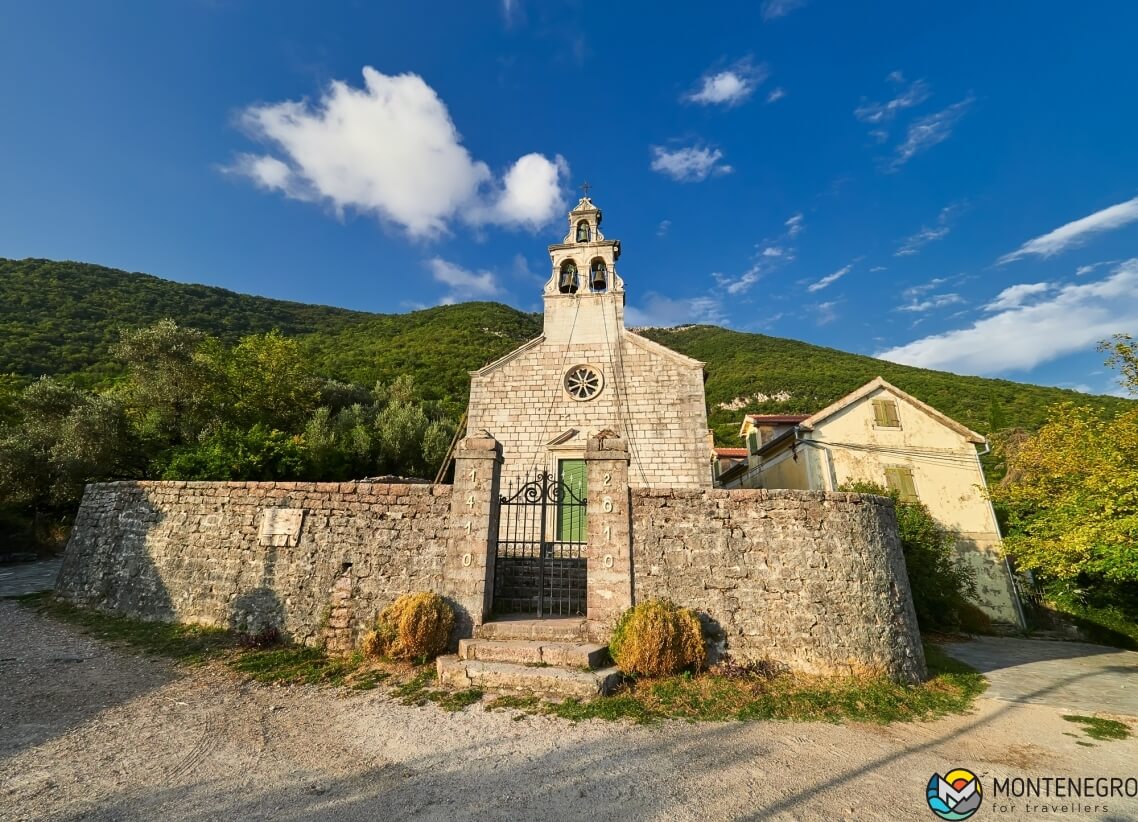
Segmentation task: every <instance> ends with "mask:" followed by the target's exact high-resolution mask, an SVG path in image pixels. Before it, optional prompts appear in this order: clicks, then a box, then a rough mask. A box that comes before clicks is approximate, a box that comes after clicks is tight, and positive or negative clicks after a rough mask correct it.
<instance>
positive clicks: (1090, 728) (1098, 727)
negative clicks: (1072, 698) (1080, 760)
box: [1063, 714, 1130, 745]
mask: <svg viewBox="0 0 1138 822" xmlns="http://www.w3.org/2000/svg"><path fill="white" fill-rule="evenodd" d="M1063 718H1064V719H1065V720H1067V721H1068V722H1075V723H1078V724H1079V725H1082V729H1083V733H1085V734H1086V735H1087V736H1089V737H1090V738H1091V739H1097V740H1099V741H1100V742H1101V741H1104V740H1108V739H1126V738H1127V737H1129V736H1130V726H1129V725H1127V724H1126V723H1125V722H1119V721H1118V720H1116V719H1103V718H1101V717H1097V716H1079V715H1077V714H1071V715H1069V716H1064V717H1063ZM1080 744H1084V745H1085V744H1088V743H1080Z"/></svg>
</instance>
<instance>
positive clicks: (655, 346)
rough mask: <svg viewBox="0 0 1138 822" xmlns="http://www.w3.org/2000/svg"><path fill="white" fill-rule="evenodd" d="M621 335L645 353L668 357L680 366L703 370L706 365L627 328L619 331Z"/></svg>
mask: <svg viewBox="0 0 1138 822" xmlns="http://www.w3.org/2000/svg"><path fill="white" fill-rule="evenodd" d="M621 333H622V334H624V337H625V339H627V340H628V341H629V342H630V343H633V344H635V345H638V346H640V347H641V348H643V349H644V350H645V351H651V352H652V353H654V354H661V355H663V356H665V357H668V358H669V359H672V360H675V361H676V362H678V363H680V364H682V365H690V366H693V367H698V368H703V367H704V365H706V363H703V362H700V361H699V360H695V359H692V358H691V357H689V356H687V355H685V354H681V353H680V352H679V351H673V350H672V349H670V348H668V346H666V345H660V343H658V342H656V341H655V340H650V339H648V338H647V337H641V336H640V335H639V334H637V333H636V332H635V331H629V330H628V329H627V328H623V329H621Z"/></svg>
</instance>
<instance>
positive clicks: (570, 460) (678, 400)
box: [467, 196, 711, 488]
mask: <svg viewBox="0 0 1138 822" xmlns="http://www.w3.org/2000/svg"><path fill="white" fill-rule="evenodd" d="M549 257H550V261H551V263H552V273H551V275H550V278H549V280H548V281H547V282H546V284H545V288H544V291H543V295H542V296H543V299H544V303H545V330H544V333H543V334H542V335H541V336H540V337H538V338H537V339H535V340H532V341H530V342H528V343H526V344H525V345H523V346H521V347H520V348H518V349H516V350H515V351H513V352H511V353H509V354H507V355H506V356H505V357H502V358H501V359H499V360H497V361H496V362H493V363H491V364H489V365H487V366H486V367H484V368H482V369H480V370H478V371H474V372H472V373H471V385H470V406H469V409H468V412H467V430H469V431H471V432H476V431H486V432H488V433H489V434H490V435H491V436H492V437H494V439H496V440H497V441H498V442H499V443H501V446H502V454H503V458H504V460H505V465H504V466H503V470H502V477H503V488H506V487H507V486H508V484H509V483H510V482H511V481H512V482H515V483H516V482H518V481H520V480H521V478H522V477H525V476H526V475H528V474H532V473H533V472H534V471H541V470H548V471H550V472H552V473H553V475H554V476H555V477H557V478H558V479H560V480H562V481H567V482H569V483H570V484H576V483H575V478H576V477H578V476H580V475H581V474H582V472H583V458H584V454H585V443H586V441H587V440H588V438H589V437H590V436H593V435H595V434H597V433H598V432H601V431H612V432H614V433H615V434H617V435H618V436H619V437H620V438H622V439H623V440H624V441H625V442H626V443H627V445H628V450H629V455H630V458H631V464H630V466H629V481H630V483H631V485H632V486H633V487H660V486H668V487H672V488H707V487H710V486H711V465H710V457H709V451H708V445H707V410H706V406H705V404H704V391H703V378H704V371H703V363H701V362H699V361H698V360H693V359H691V358H690V357H685V356H683V355H682V354H678V353H676V352H675V351H672V350H671V349H669V348H666V347H664V346H662V345H659V344H657V343H654V342H652V341H651V340H648V339H645V338H644V337H642V336H640V335H639V334H635V333H633V332H632V331H629V330H628V329H627V328H625V327H624V304H625V291H624V280H623V279H622V278H621V276H620V274H619V273H618V272H617V269H616V264H617V261H618V260H619V259H620V241H619V240H609V239H606V238H605V236H604V234H603V233H602V232H601V210H600V209H599V208H597V206H596V205H594V204H593V202H592V200H591V199H589V197H588V196H586V197H583V198H582V199H581V200H580V202H578V203H577V205H576V206H575V207H574V208H573V210H572V211H571V212H569V233H568V234H566V235H565V239H564V240H563V241H562V242H560V243H554V244H553V245H551V246H549Z"/></svg>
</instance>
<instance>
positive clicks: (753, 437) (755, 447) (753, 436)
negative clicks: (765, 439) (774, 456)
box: [747, 429, 759, 454]
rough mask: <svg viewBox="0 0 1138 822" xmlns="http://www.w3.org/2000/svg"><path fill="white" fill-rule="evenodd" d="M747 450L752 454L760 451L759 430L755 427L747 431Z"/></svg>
mask: <svg viewBox="0 0 1138 822" xmlns="http://www.w3.org/2000/svg"><path fill="white" fill-rule="evenodd" d="M747 451H748V452H750V453H751V454H757V453H759V432H758V431H755V430H754V429H752V430H750V431H748V432H747Z"/></svg>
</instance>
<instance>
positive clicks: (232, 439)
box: [160, 423, 306, 480]
mask: <svg viewBox="0 0 1138 822" xmlns="http://www.w3.org/2000/svg"><path fill="white" fill-rule="evenodd" d="M160 464H161V465H162V468H161V476H162V479H166V480H294V479H299V478H301V477H303V476H304V474H305V466H306V463H305V453H304V442H303V439H302V438H301V437H299V436H294V435H292V434H286V433H285V432H283V431H278V430H276V429H272V430H270V429H268V428H266V427H265V426H263V425H261V424H259V423H258V424H257V425H254V426H253V427H252V428H250V429H249V430H247V431H242V430H240V429H237V428H230V427H223V428H220V429H218V430H216V431H213V432H212V433H210V434H209V435H208V436H207V437H206V438H205V439H203V440H201V441H200V442H198V443H195V444H193V445H184V446H180V447H178V448H175V449H173V450H171V451H169V452H167V454H166V455H164V457H163V459H162V460H161V462H160Z"/></svg>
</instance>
